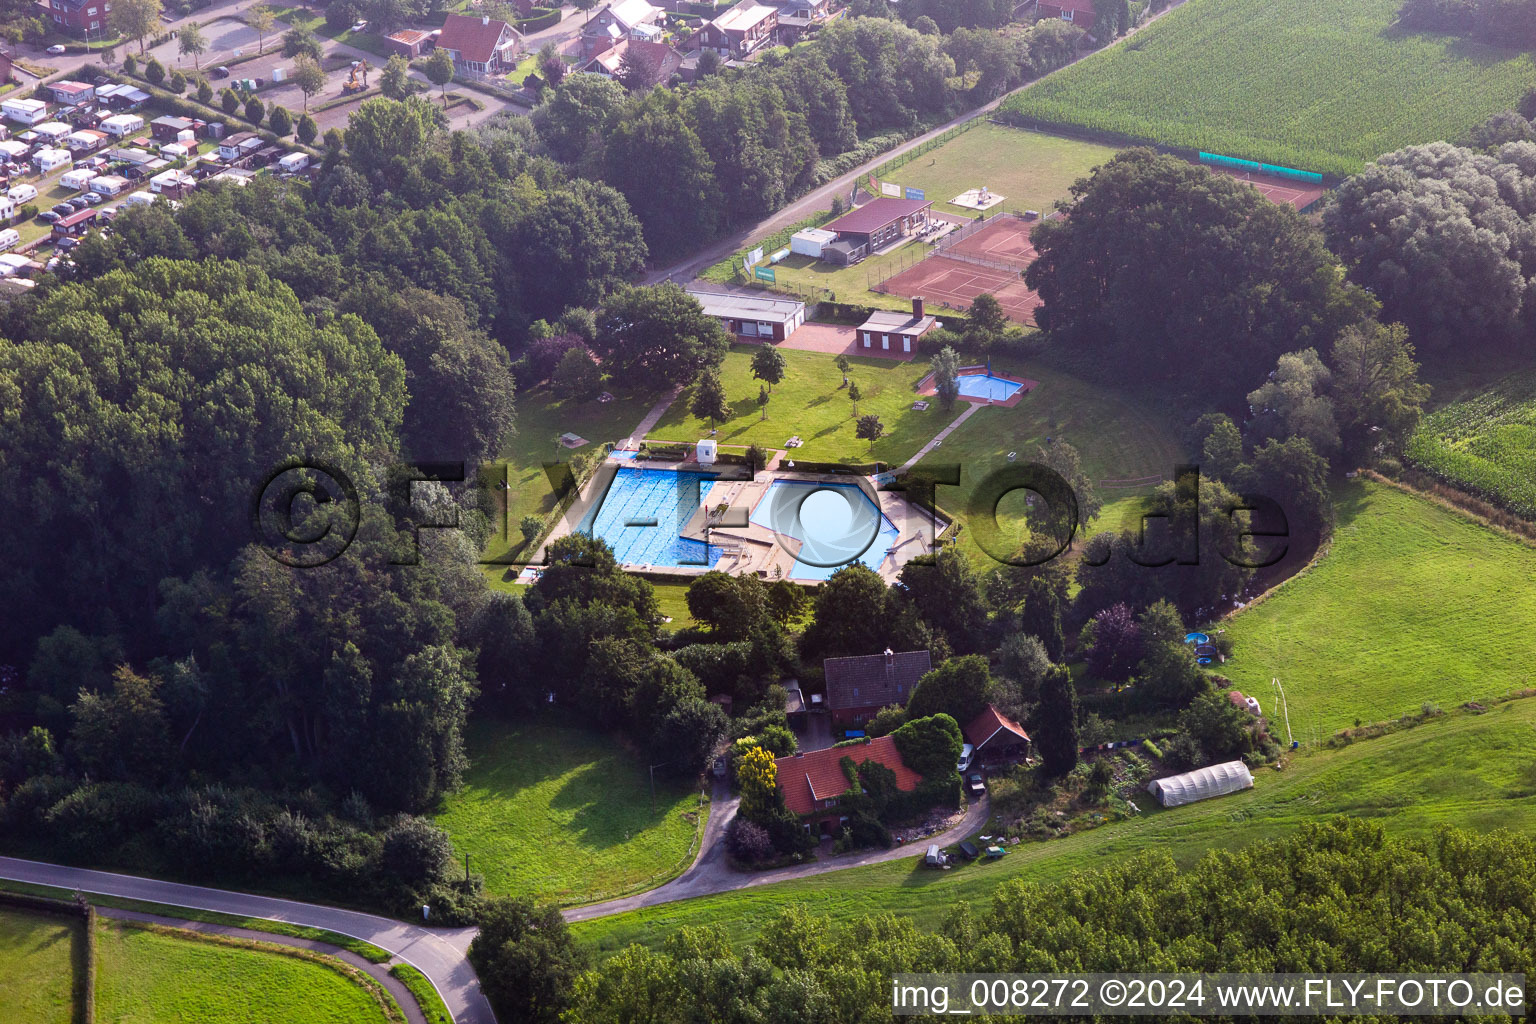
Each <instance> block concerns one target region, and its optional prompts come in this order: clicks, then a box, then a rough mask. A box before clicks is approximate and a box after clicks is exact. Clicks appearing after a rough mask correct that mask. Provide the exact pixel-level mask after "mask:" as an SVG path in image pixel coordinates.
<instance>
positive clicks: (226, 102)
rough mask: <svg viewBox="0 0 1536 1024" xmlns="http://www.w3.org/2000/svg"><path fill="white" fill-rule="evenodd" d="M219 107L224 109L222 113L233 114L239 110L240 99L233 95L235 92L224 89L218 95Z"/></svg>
mask: <svg viewBox="0 0 1536 1024" xmlns="http://www.w3.org/2000/svg"><path fill="white" fill-rule="evenodd" d="M219 106H220V107H222V108H223V109H224V113H226V114H233V113H234V112H235V111H237V110H239V109H240V97H239V96H236V95H235V90H233V89H225V90H224V91H223V92H221V93H219Z"/></svg>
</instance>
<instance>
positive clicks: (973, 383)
mask: <svg viewBox="0 0 1536 1024" xmlns="http://www.w3.org/2000/svg"><path fill="white" fill-rule="evenodd" d="M959 383H960V393H961V394H962V395H965V396H966V397H967V398H990V399H991V400H992V401H994V402H1006V401H1007V400H1008V399H1010V398H1012V397H1013V396H1014V395H1015V394H1017V393H1018V390H1019V389H1020V388H1022V387H1023V386H1024V385H1023V384H1020V383H1019V382H1018V381H1016V380H1004V379H1003V378H1001V377H994V376H992V375H991V374H990V373H968V374H966V375H965V376H963V377H961V378H960V381H959Z"/></svg>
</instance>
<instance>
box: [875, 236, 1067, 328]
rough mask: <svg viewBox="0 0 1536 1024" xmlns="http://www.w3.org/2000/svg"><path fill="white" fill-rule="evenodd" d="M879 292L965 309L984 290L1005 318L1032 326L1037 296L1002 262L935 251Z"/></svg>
mask: <svg viewBox="0 0 1536 1024" xmlns="http://www.w3.org/2000/svg"><path fill="white" fill-rule="evenodd" d="M879 290H880V291H883V292H890V293H892V294H895V295H904V296H906V297H907V298H912V297H914V296H918V295H921V296H922V297H923V298H924V299H925V300H927V302H928V303H929V304H938V305H942V306H948V307H949V308H950V309H956V310H967V309H970V308H971V303H972V302H974V301H975V299H976V296H978V295H980V294H982V293H983V292H986V293H989V294H990V295H992V297H993V298H995V299H997V302H998V305H1000V306H1002V307H1003V312H1004V313H1006V314H1008V319H1010V320H1013V321H1014V322H1016V323H1021V324H1030V325H1033V324H1034V322H1035V310H1036V309H1037V308H1039V306H1040V297H1039V296H1038V295H1036V294H1035V293H1034V292H1032V291H1030V290H1029V287H1028V286H1027V285H1025V283H1024V276H1023V275H1022V274H1021V273H1020V272H1019V271H1017V270H1012V269H1009V268H1007V267H1004V266H1002V265H1001V264H995V265H991V266H988V265H986V264H982V263H971V262H968V261H967V260H963V259H954V258H951V257H949V256H945V255H941V254H940V253H937V252H936V253H934V254H933V255H932V256H929V257H928V258H927V259H925V260H922V261H921V262H919V263H917V264H916V265H915V266H912V267H908V268H907V269H906V270H903V271H902V272H901V273H899V274H897V275H896V276H894V277H892V278H890V279H888V280H887V281H886V282H885V283H884V284H882V285H880V287H879Z"/></svg>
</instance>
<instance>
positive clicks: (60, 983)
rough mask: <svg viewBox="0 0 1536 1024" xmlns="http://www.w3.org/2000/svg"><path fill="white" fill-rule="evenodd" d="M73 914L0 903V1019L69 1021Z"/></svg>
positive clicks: (39, 1023) (48, 1023) (47, 1023)
mask: <svg viewBox="0 0 1536 1024" xmlns="http://www.w3.org/2000/svg"><path fill="white" fill-rule="evenodd" d="M79 928H80V925H79V923H78V921H77V920H71V919H70V918H67V917H55V916H53V915H51V914H33V913H29V912H25V911H21V910H15V909H12V908H9V907H7V908H4V909H0V1020H3V1021H26V1022H28V1024H71V1022H72V1021H73V1020H74V994H73V993H74V945H75V940H76V932H78V931H79Z"/></svg>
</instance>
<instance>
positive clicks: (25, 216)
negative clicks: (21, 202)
mask: <svg viewBox="0 0 1536 1024" xmlns="http://www.w3.org/2000/svg"><path fill="white" fill-rule="evenodd" d="M36 216H37V204H36V203H28V204H27V205H26V206H23V207H22V208H21V219H22V220H31V219H32V218H33V217H36Z"/></svg>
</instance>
